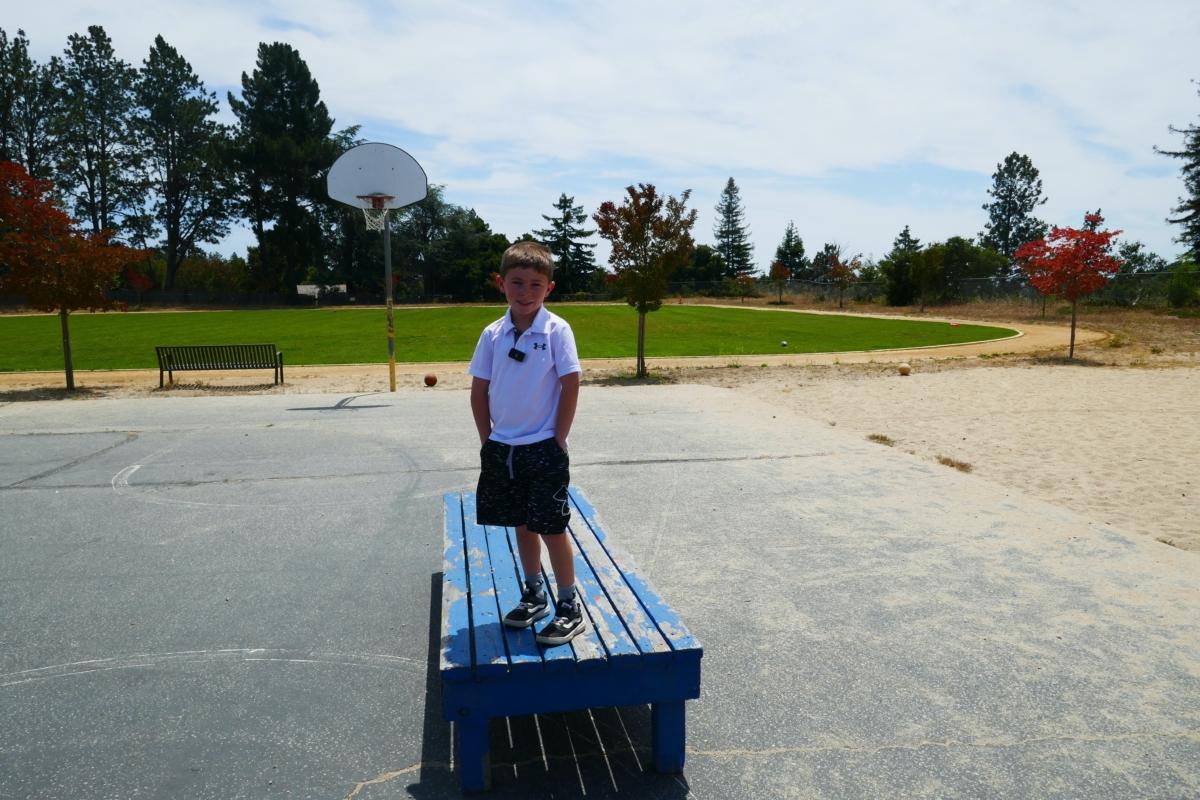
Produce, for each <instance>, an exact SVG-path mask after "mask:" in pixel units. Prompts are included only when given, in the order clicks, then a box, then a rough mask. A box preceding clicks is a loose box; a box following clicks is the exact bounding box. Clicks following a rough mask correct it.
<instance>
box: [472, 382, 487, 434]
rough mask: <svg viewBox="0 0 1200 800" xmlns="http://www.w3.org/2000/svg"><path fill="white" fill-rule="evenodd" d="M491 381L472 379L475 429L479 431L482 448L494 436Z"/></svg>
mask: <svg viewBox="0 0 1200 800" xmlns="http://www.w3.org/2000/svg"><path fill="white" fill-rule="evenodd" d="M490 384H491V381H485V380H484V379H483V378H475V377H472V378H471V415H472V416H474V417H475V428H476V429H477V430H478V431H479V445H480V446H481V447H482V446H483V445H484V444H485V443H486V442H487V440H488V437H489V436H491V435H492V411H491V408H489V407H488V386H489V385H490Z"/></svg>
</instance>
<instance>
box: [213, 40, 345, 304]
mask: <svg viewBox="0 0 1200 800" xmlns="http://www.w3.org/2000/svg"><path fill="white" fill-rule="evenodd" d="M228 99H229V106H230V108H231V109H233V113H234V116H235V117H237V123H238V124H237V127H236V130H235V133H234V142H233V145H232V147H231V158H232V162H233V165H234V168H235V171H236V178H237V180H238V182H239V185H240V186H241V187H242V191H241V194H240V196H239V197H238V198H237V205H238V208H239V210H240V211H241V213H242V214H243V215H244V216H245V217H246V218H247V219H249V220H250V226H251V229H252V230H253V231H254V236H255V238H256V239H257V240H258V250H259V264H258V269H257V273H258V274H257V275H256V276H255V279H256V282H257V283H258V285H259V287H260V288H262V289H265V290H268V291H274V292H278V293H281V294H288V295H290V294H293V293H295V291H296V284H297V283H299V282H300V280H301V279H302V278H303V276H304V275H305V274H306V273H307V272H308V271H309V270H310V269H318V270H319V269H321V268H323V267H324V261H325V255H326V244H325V236H324V230H323V227H322V225H321V217H320V214H319V212H318V209H319V207H322V206H327V205H328V204H329V203H330V202H331V201H330V200H329V198H328V196H327V195H326V193H325V187H324V185H323V183H324V182H323V180H322V178H323V177H324V175H325V173H326V171H327V170H328V169H329V167H330V166H331V165H332V164H333V161H334V159H335V158H336V157H337V155H338V152H339V144H338V140H337V139H336V137H331V135H330V132H331V131H332V130H333V119H332V118H331V117H330V116H329V111H328V109H326V107H325V103H323V102H322V101H321V90H320V87H319V86H318V85H317V82H316V80H314V79H313V77H312V74H311V73H310V72H309V70H308V65H307V64H305V63H304V59H302V58H301V57H300V53H299V52H297V51H296V50H295V48H293V47H292V46H291V45H289V44H284V43H282V42H275V43H273V44H267V43H266V42H263V43H261V44H259V46H258V60H257V61H256V64H255V69H254V72H253V73H251V74H249V75H247V74H246V73H244V72H243V73H242V96H241V98H238V97H235V96H234V95H233V93H232V92H230V93H229V94H228Z"/></svg>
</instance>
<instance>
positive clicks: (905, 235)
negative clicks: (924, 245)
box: [879, 225, 921, 306]
mask: <svg viewBox="0 0 1200 800" xmlns="http://www.w3.org/2000/svg"><path fill="white" fill-rule="evenodd" d="M919 252H921V240H920V239H918V238H916V237H915V236H913V235H912V233H910V232H909V230H908V226H907V225H905V226H904V230H902V231H900V235H899V236H897V237H896V239H895V241H894V242H892V249H891V251H890V252H889V253H888V254H887V255H886V256H884V257H883V259H882V260H881V261H880V262H879V271H880V272H881V273H882V274H883V279H884V293H885V295H886V297H887V304H888V305H889V306H907V305H911V304H912V302H913V300H915V299H916V296H917V286H916V284H915V283H914V282H913V274H912V273H913V261H914V260H915V259H916V257H917V254H918V253H919Z"/></svg>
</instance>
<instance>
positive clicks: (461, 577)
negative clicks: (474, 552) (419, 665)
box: [441, 493, 471, 681]
mask: <svg viewBox="0 0 1200 800" xmlns="http://www.w3.org/2000/svg"><path fill="white" fill-rule="evenodd" d="M443 512H444V514H445V524H444V525H443V530H445V532H446V533H445V537H444V541H443V551H442V658H441V672H442V676H443V677H445V679H446V680H449V681H465V680H470V679H471V634H470V627H471V616H470V612H469V610H468V608H467V593H466V592H465V591H464V589H463V587H465V586H466V585H467V565H466V551H465V550H464V549H463V526H462V514H463V511H462V495H460V494H458V493H454V494H448V495H446V497H445V499H444V502H443Z"/></svg>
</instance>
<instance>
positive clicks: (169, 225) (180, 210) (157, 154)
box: [133, 36, 230, 289]
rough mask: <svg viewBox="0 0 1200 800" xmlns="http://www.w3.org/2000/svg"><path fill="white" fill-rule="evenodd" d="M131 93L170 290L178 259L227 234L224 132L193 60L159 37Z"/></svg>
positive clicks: (134, 125) (152, 209)
mask: <svg viewBox="0 0 1200 800" xmlns="http://www.w3.org/2000/svg"><path fill="white" fill-rule="evenodd" d="M136 96H137V102H138V113H137V116H136V117H135V119H134V122H133V127H134V131H135V133H136V135H137V138H138V143H139V145H140V146H141V148H142V151H143V152H144V154H145V166H146V171H147V175H146V177H147V180H148V183H149V184H150V186H151V187H152V188H153V190H154V200H153V201H152V203H151V212H152V215H153V216H152V219H153V226H154V229H156V230H160V231H161V232H162V236H163V242H162V249H163V252H164V254H165V256H166V260H167V263H166V266H167V274H166V280H165V282H164V283H165V288H167V289H173V288H174V287H175V273H176V271H177V270H178V268H179V263H180V262H181V261H182V260H183V258H184V257H186V256H188V255H190V254H192V253H193V252H194V251H195V250H196V247H197V245H198V244H199V243H209V244H215V243H216V242H219V241H220V240H221V238H222V237H224V236H225V234H226V233H228V232H229V225H228V219H229V202H230V189H229V185H228V184H229V181H228V178H227V174H226V167H225V153H224V150H225V147H226V140H227V136H228V134H227V132H226V130H225V128H224V126H222V125H220V124H218V123H217V122H216V121H215V120H214V119H213V118H212V117H213V116H214V115H215V114H216V112H217V96H216V95H215V94H213V93H210V92H207V91H205V89H204V84H203V83H201V82H200V79H199V77H197V76H196V74H195V73H194V72H193V71H192V66H191V64H189V63H188V62H187V61H186V60H185V59H184V58H183V56H181V55H179V53H178V51H176V50H175V48H173V47H171V45H169V44H167V42H166V40H164V39H163V37H162V36H157V37H155V39H154V47H152V48H151V49H150V56H149V57H148V58H147V59H146V60H145V61H144V62H143V66H142V70H141V73H140V75H139V76H138V81H137V87H136Z"/></svg>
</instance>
